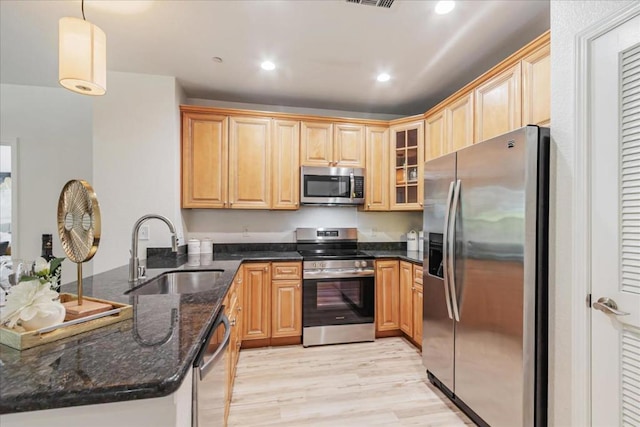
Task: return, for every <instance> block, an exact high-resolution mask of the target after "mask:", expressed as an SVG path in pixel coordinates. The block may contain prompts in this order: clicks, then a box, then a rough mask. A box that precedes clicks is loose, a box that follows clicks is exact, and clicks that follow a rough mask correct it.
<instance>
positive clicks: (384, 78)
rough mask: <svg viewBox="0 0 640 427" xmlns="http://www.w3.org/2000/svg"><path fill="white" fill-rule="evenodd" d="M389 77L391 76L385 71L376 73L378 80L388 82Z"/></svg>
mask: <svg viewBox="0 0 640 427" xmlns="http://www.w3.org/2000/svg"><path fill="white" fill-rule="evenodd" d="M390 78H391V76H390V75H389V74H387V73H380V74H378V81H379V82H388V81H389V79H390Z"/></svg>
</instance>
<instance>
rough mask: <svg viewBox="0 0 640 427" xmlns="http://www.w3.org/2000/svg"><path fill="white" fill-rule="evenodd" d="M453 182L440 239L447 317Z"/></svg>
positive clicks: (449, 295) (450, 186) (451, 313)
mask: <svg viewBox="0 0 640 427" xmlns="http://www.w3.org/2000/svg"><path fill="white" fill-rule="evenodd" d="M453 188H454V182H453V181H451V184H449V194H448V195H447V212H446V213H445V214H444V236H443V237H444V238H443V239H442V264H443V265H442V267H443V268H442V270H443V271H442V278H443V279H444V298H445V299H446V300H447V313H448V314H449V319H453V311H452V309H451V293H450V292H449V259H448V254H449V243H448V242H449V238H448V236H449V216H450V213H451V196H452V195H453Z"/></svg>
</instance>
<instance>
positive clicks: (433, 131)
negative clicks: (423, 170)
mask: <svg viewBox="0 0 640 427" xmlns="http://www.w3.org/2000/svg"><path fill="white" fill-rule="evenodd" d="M445 147H447V125H446V115H445V110H441V111H439V112H437V113H435V114H433V115H431V116H429V117H427V118H426V119H425V121H424V160H425V161H427V160H431V159H435V158H436V157H440V156H442V155H443V154H445V149H446V148H445Z"/></svg>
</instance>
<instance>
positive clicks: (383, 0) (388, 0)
mask: <svg viewBox="0 0 640 427" xmlns="http://www.w3.org/2000/svg"><path fill="white" fill-rule="evenodd" d="M347 3H358V4H366V5H367V6H378V7H386V8H390V7H391V5H392V4H393V0H347Z"/></svg>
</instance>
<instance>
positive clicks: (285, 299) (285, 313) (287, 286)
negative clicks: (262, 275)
mask: <svg viewBox="0 0 640 427" xmlns="http://www.w3.org/2000/svg"><path fill="white" fill-rule="evenodd" d="M301 308H302V283H301V280H300V279H296V280H274V281H273V283H272V284H271V314H272V323H271V337H272V338H282V337H291V336H301V335H302V310H301Z"/></svg>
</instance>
